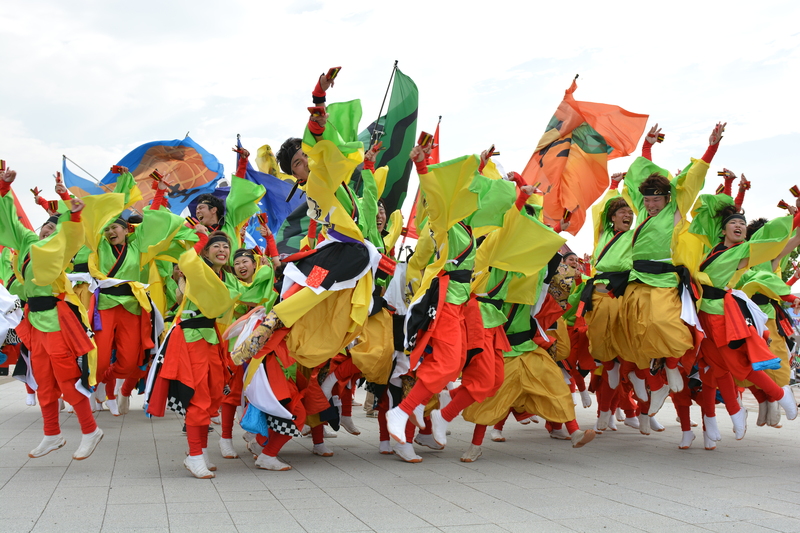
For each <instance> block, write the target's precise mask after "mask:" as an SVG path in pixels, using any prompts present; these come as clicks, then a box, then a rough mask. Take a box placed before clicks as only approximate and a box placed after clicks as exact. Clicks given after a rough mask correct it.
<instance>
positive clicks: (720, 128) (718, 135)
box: [708, 122, 728, 146]
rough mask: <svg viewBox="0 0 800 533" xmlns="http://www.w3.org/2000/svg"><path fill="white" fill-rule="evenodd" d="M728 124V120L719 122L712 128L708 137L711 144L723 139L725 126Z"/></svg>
mask: <svg viewBox="0 0 800 533" xmlns="http://www.w3.org/2000/svg"><path fill="white" fill-rule="evenodd" d="M727 125H728V123H727V122H724V123H723V122H717V125H716V126H714V129H713V130H711V135H710V136H709V137H708V145H709V146H714V145H715V144H719V142H720V141H721V140H722V134H723V133H725V126H727Z"/></svg>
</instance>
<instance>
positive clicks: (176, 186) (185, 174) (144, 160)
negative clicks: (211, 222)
mask: <svg viewBox="0 0 800 533" xmlns="http://www.w3.org/2000/svg"><path fill="white" fill-rule="evenodd" d="M117 165H119V166H123V167H127V168H128V169H129V170H130V172H131V174H133V177H134V179H135V180H136V184H137V186H138V187H139V190H140V191H141V193H142V200H141V201H139V202H137V204H136V205H134V206H132V207H133V208H134V209H137V210H139V211H141V210H142V208H143V207H144V206H146V205H148V204H149V203H150V201H151V200H152V198H153V195H154V194H155V191H154V190H153V189H152V188H151V180H150V178H149V176H150V173H152V172H153V171H154V170H156V169H157V170H158V171H159V172H160V173H161V174H162V175H163V176H164V177H165V178H166V179H167V181H169V183H170V188H169V192H168V193H167V201H168V202H169V209H170V210H171V211H172V212H173V213H178V214H180V213H181V212H182V211H183V210H184V208H186V207H187V206H188V205H189V202H190V201H191V200H192V199H194V198H195V197H197V196H198V195H200V194H203V193H207V192H211V191H213V190H214V189H215V188H216V186H217V182H218V181H219V180H220V179H221V178H222V177H223V176H224V168H223V166H222V163H220V162H219V161H218V160H217V158H216V157H214V156H213V155H211V154H210V153H208V152H207V151H206V150H205V149H204V148H203V147H202V146H200V145H199V144H197V143H196V142H195V141H194V140H192V138H191V137H188V136H187V137H185V138H183V139H174V140H171V141H154V142H150V143H146V144H143V145H141V146H139V147H138V148H135V149H133V150H132V151H131V152H130V153H129V154H128V155H126V156H125V157H123V158H122V159H121V160H120V161H119V163H117ZM63 173H64V184H65V185H66V186H67V188H68V189H70V191H71V192H72V193H73V194H75V195H76V196H79V197H80V196H85V195H87V194H102V193H104V192H108V191H109V190H112V189H113V188H114V184H115V183H116V181H117V178H118V177H119V176H118V175H117V174H112V173H111V172H109V173H108V174H106V175H105V176H104V177H103V179H102V180H100V186H98V185H97V184H93V183H92V182H90V181H89V180H86V179H83V178H80V177H78V176H76V175H75V174H74V173H72V172H69V170H68V169H67V167H66V161H65V163H64V171H63ZM103 185H107V186H108V187H103Z"/></svg>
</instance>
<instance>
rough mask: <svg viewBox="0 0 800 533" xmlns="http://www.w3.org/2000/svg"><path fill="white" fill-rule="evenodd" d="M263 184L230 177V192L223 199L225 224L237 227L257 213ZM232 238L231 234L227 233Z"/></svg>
mask: <svg viewBox="0 0 800 533" xmlns="http://www.w3.org/2000/svg"><path fill="white" fill-rule="evenodd" d="M265 192H266V191H265V190H264V186H263V185H259V184H258V183H255V182H252V181H249V180H246V179H244V178H240V177H238V176H232V177H231V192H230V194H228V198H227V199H226V200H225V223H226V224H225V225H226V226H227V225H230V226H232V227H233V228H238V227H239V226H240V225H241V224H243V223H244V222H246V221H247V220H248V219H249V218H250V217H252V216H253V215H255V214H256V213H258V202H260V201H261V198H262V197H263V196H264V194H265ZM228 236H229V237H231V238H233V237H234V236H233V235H228Z"/></svg>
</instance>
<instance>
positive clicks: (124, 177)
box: [114, 172, 136, 205]
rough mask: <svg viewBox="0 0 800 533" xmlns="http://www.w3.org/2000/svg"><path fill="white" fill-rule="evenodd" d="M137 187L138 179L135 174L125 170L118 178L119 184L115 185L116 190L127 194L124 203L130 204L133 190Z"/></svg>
mask: <svg viewBox="0 0 800 533" xmlns="http://www.w3.org/2000/svg"><path fill="white" fill-rule="evenodd" d="M135 188H136V180H135V179H134V177H133V174H131V173H130V172H125V173H123V174H121V175H120V177H118V178H117V184H116V185H115V186H114V192H118V193H122V194H124V195H125V202H124V205H128V203H129V202H130V198H131V192H132V191H133V189H135Z"/></svg>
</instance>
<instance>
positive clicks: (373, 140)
mask: <svg viewBox="0 0 800 533" xmlns="http://www.w3.org/2000/svg"><path fill="white" fill-rule="evenodd" d="M396 70H397V60H396V59H395V60H394V66H393V67H392V73H391V74H390V75H389V84H388V85H387V86H386V92H385V93H383V102H381V109H380V111H378V118H377V119H375V128H374V129H373V130H372V135H370V139H369V147H368V148H367V149H369V148H372V145H373V144H375V141H376V140H380V139H376V138H375V137H376V133H375V132H376V131H378V126H379V125H380V121H381V115H382V114H383V107H384V106H385V105H386V98H387V97H388V96H389V88H390V87H391V86H392V80H393V79H394V71H396Z"/></svg>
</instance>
